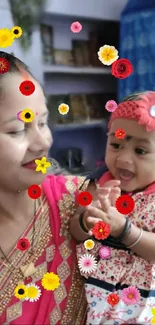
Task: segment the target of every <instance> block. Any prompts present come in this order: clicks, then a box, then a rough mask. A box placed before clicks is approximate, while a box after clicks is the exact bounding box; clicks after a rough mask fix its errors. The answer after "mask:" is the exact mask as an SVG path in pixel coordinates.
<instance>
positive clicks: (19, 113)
mask: <svg viewBox="0 0 155 325" xmlns="http://www.w3.org/2000/svg"><path fill="white" fill-rule="evenodd" d="M21 113H22V111H20V112H18V114H17V119H18V120H19V121H22V120H21V118H20V115H21Z"/></svg>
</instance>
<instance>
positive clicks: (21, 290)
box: [14, 284, 28, 300]
mask: <svg viewBox="0 0 155 325" xmlns="http://www.w3.org/2000/svg"><path fill="white" fill-rule="evenodd" d="M27 294H28V289H27V287H26V286H25V285H24V284H19V285H18V286H17V287H16V288H15V290H14V295H15V297H16V298H18V299H20V300H24V299H25V298H26V297H27Z"/></svg>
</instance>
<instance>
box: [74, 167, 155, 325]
mask: <svg viewBox="0 0 155 325" xmlns="http://www.w3.org/2000/svg"><path fill="white" fill-rule="evenodd" d="M108 179H112V177H111V175H110V173H109V172H107V173H106V174H105V175H103V176H102V177H101V179H100V180H99V183H100V185H102V184H104V182H105V181H107V180H108ZM132 198H133V199H134V202H135V207H134V210H133V212H132V213H130V214H129V217H130V219H131V221H132V223H133V224H135V225H136V226H137V227H139V228H143V229H144V230H146V231H149V232H154V233H155V205H154V202H155V183H154V184H152V185H150V186H149V187H148V188H147V189H146V190H145V191H143V192H139V193H136V194H133V195H132ZM94 242H95V245H94V247H93V249H92V250H89V251H88V250H87V249H86V248H85V245H84V244H83V243H81V244H80V245H78V247H77V256H78V260H80V259H81V257H83V258H86V254H89V256H90V255H91V257H93V259H94V260H93V259H92V258H91V261H92V264H93V262H94V263H97V268H96V269H95V270H94V271H92V272H91V273H89V274H88V273H85V272H83V271H84V270H83V271H82V270H81V268H80V270H81V274H82V275H83V276H84V277H85V278H86V284H85V291H86V296H87V302H88V310H87V321H86V324H87V325H104V324H106V325H120V324H145V325H148V324H155V262H154V263H153V262H151V263H150V262H149V261H147V260H145V259H144V258H142V257H140V256H138V255H137V254H135V253H134V252H132V250H131V249H127V248H126V247H125V245H123V244H121V243H120V244H119V243H116V241H115V240H114V238H112V237H111V236H109V237H108V238H107V239H106V240H104V241H97V240H94ZM87 262H88V261H87ZM90 264H91V263H90Z"/></svg>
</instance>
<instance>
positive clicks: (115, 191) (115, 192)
mask: <svg viewBox="0 0 155 325" xmlns="http://www.w3.org/2000/svg"><path fill="white" fill-rule="evenodd" d="M119 184H120V181H119V180H111V181H108V182H106V183H105V184H104V186H103V187H98V188H97V190H96V192H95V193H94V195H93V198H94V200H93V202H92V203H91V204H90V205H89V206H88V207H86V209H85V213H84V215H83V223H84V225H85V228H87V229H88V230H90V229H91V228H92V227H93V226H94V224H95V223H96V222H98V221H101V219H99V218H97V217H96V216H93V217H92V216H90V211H89V207H96V208H98V209H101V210H103V211H104V207H103V204H101V201H100V196H101V195H102V196H104V197H108V199H109V202H110V205H111V206H115V202H116V200H117V198H118V197H119V196H120V195H121V190H120V188H119V187H118V185H119ZM89 218H91V219H89Z"/></svg>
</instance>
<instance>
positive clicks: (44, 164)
mask: <svg viewBox="0 0 155 325" xmlns="http://www.w3.org/2000/svg"><path fill="white" fill-rule="evenodd" d="M35 163H36V164H37V168H36V172H42V173H43V174H46V169H47V168H49V167H50V166H51V163H50V162H48V161H46V157H42V158H41V160H39V159H36V160H35Z"/></svg>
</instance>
